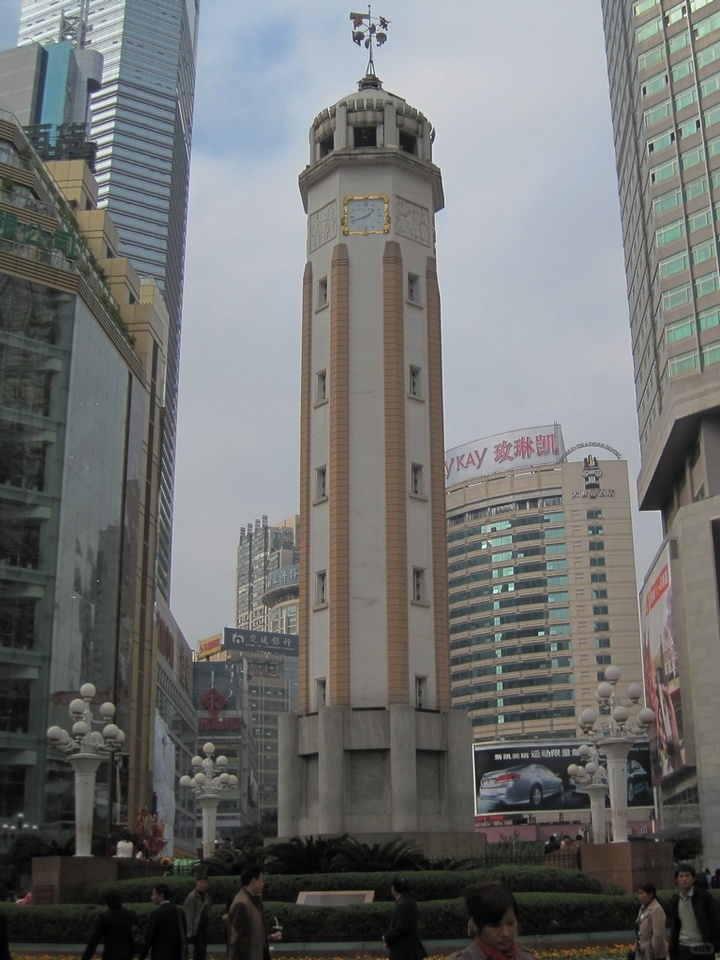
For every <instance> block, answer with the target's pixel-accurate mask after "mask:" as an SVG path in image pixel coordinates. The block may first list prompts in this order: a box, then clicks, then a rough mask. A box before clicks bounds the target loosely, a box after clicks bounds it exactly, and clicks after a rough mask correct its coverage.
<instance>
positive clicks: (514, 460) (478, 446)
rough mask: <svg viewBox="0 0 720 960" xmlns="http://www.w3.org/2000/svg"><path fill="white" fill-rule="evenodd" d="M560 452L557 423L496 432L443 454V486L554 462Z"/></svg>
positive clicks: (561, 445)
mask: <svg viewBox="0 0 720 960" xmlns="http://www.w3.org/2000/svg"><path fill="white" fill-rule="evenodd" d="M564 453H565V443H564V441H563V435H562V429H561V427H560V424H559V423H551V424H549V425H547V426H543V427H527V428H526V429H525V430H511V431H510V432H508V433H496V434H495V435H494V436H491V437H485V438H484V439H482V440H475V441H473V442H472V443H466V444H464V445H463V446H461V447H453V448H452V450H447V451H446V452H445V486H446V487H451V486H452V485H453V484H455V483H464V482H465V481H468V480H473V479H475V478H476V477H486V476H488V475H489V474H491V473H497V472H498V471H500V470H508V469H510V468H513V467H522V466H527V467H532V466H538V465H539V464H543V463H557V462H558V460H559V459H560V457H561V456H562V455H563V454H564Z"/></svg>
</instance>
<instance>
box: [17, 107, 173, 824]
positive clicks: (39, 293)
mask: <svg viewBox="0 0 720 960" xmlns="http://www.w3.org/2000/svg"><path fill="white" fill-rule="evenodd" d="M50 169H51V172H52V176H50V174H49V173H48V169H47V168H46V166H45V165H44V164H43V163H42V162H41V161H40V160H39V158H38V157H37V155H36V154H35V153H34V151H33V150H32V148H31V146H30V144H29V142H28V140H27V138H26V137H25V135H24V134H23V132H22V129H21V128H20V126H19V125H18V124H17V121H16V119H15V118H14V117H13V116H12V115H11V114H9V113H4V112H1V113H0V178H1V179H2V189H1V190H0V359H1V363H0V411H1V414H0V508H1V509H0V665H1V666H2V672H3V684H2V705H3V706H2V711H0V713H1V714H2V719H1V720H0V726H1V727H2V731H3V742H2V748H1V749H0V815H2V816H3V817H10V816H14V815H15V814H17V813H18V812H19V811H23V812H24V814H25V816H26V817H27V819H28V822H30V821H31V820H32V821H33V822H35V823H52V822H55V823H57V822H62V821H69V822H72V820H73V809H72V798H73V791H72V786H71V784H72V776H71V773H70V770H69V766H68V764H67V763H65V762H64V761H59V760H53V759H51V758H50V757H49V755H48V750H47V743H46V737H45V733H46V730H47V728H48V726H50V725H52V724H56V723H59V724H61V725H63V726H65V725H67V723H68V712H67V706H68V703H69V702H70V701H71V700H72V699H74V698H75V697H76V696H77V691H78V690H79V689H80V685H81V684H82V683H85V682H87V681H92V682H93V683H94V684H95V686H96V688H97V690H98V697H99V698H102V700H112V701H114V702H115V703H116V704H117V708H118V712H117V721H118V724H119V725H120V726H121V727H122V728H123V729H124V730H125V733H126V739H125V748H124V750H123V757H122V764H121V767H120V768H119V769H118V770H117V778H116V777H114V776H113V777H112V778H110V777H108V776H107V767H105V768H104V770H103V768H101V777H102V778H103V779H104V782H105V784H108V783H111V784H112V789H111V792H110V794H109V796H110V797H111V798H112V801H113V805H112V808H111V807H109V805H108V802H107V799H108V791H107V789H106V791H105V794H104V796H105V803H104V804H102V805H101V804H98V805H97V808H96V809H97V812H98V816H99V817H102V824H100V823H99V824H98V825H97V826H98V829H99V830H100V832H101V833H103V834H104V835H105V836H106V835H107V833H108V831H109V829H110V825H111V823H116V824H117V823H127V822H128V818H129V817H130V818H132V816H133V815H134V812H135V811H136V810H137V809H138V808H139V807H140V806H142V805H143V804H148V803H149V802H150V796H151V771H152V742H153V736H152V731H153V730H154V709H155V690H156V676H155V666H156V659H155V655H154V645H153V643H152V636H153V606H154V599H155V544H156V527H157V495H158V473H159V436H160V408H161V394H162V379H163V358H164V355H165V342H166V336H167V323H168V320H167V312H166V310H165V306H164V304H163V301H162V297H161V296H160V294H159V292H158V290H157V286H156V284H155V283H154V282H153V281H152V280H145V281H141V280H140V279H139V278H138V276H137V274H136V272H135V271H134V269H133V267H132V264H131V263H130V262H129V261H128V260H127V259H126V258H124V257H121V256H120V255H119V251H118V249H117V231H116V230H115V228H114V226H113V224H112V222H111V220H110V217H109V216H108V214H107V211H104V210H99V209H97V207H96V199H97V194H96V186H95V183H94V181H93V178H92V175H91V173H90V171H89V169H88V167H87V165H86V164H85V162H84V161H82V160H74V161H61V162H56V163H53V164H52V165H50ZM58 185H60V186H61V187H62V192H61V190H60V189H59V187H58Z"/></svg>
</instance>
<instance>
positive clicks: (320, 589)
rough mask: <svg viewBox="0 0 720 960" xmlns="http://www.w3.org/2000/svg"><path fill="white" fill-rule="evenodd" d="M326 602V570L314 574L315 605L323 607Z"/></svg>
mask: <svg viewBox="0 0 720 960" xmlns="http://www.w3.org/2000/svg"><path fill="white" fill-rule="evenodd" d="M327 602H328V582H327V570H319V571H318V572H317V573H316V574H315V606H316V607H324V606H326V605H327Z"/></svg>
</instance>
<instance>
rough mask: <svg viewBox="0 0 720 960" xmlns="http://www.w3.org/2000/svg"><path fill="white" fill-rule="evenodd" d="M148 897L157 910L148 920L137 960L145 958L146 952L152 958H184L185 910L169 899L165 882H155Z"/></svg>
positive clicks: (185, 937)
mask: <svg viewBox="0 0 720 960" xmlns="http://www.w3.org/2000/svg"><path fill="white" fill-rule="evenodd" d="M150 899H151V900H152V902H153V903H154V904H155V905H156V906H157V910H156V911H155V913H153V914H152V916H151V917H150V920H149V921H148V925H147V930H146V931H145V946H144V947H143V948H142V950H141V951H140V953H139V955H138V960H145V957H146V956H147V955H148V952H150V954H151V956H152V960H184V957H185V956H186V955H187V946H186V943H187V927H186V924H185V912H184V911H183V910H181V909H180V907H176V906H175V904H174V903H172V901H171V900H170V888H169V887H168V885H167V884H166V883H156V884H155V886H154V887H153V890H152V893H151V894H150Z"/></svg>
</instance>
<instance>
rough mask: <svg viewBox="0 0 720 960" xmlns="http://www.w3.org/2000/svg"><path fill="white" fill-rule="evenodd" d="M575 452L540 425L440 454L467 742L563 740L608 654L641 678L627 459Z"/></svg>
mask: <svg viewBox="0 0 720 960" xmlns="http://www.w3.org/2000/svg"><path fill="white" fill-rule="evenodd" d="M591 446H592V445H590V444H588V447H591ZM613 452H614V451H613ZM585 453H586V454H587V455H586V456H585V457H584V459H583V458H582V454H576V456H580V457H581V459H579V460H574V461H568V460H567V459H566V453H565V448H564V444H563V438H562V431H561V429H560V426H559V424H552V425H547V426H543V427H533V428H529V429H525V430H516V431H512V432H509V433H504V434H498V435H496V436H493V437H486V438H485V439H483V440H479V441H475V442H474V443H472V444H466V445H465V446H463V447H458V448H455V449H454V450H450V451H448V453H447V454H446V458H445V473H446V484H447V518H448V570H449V595H450V668H451V675H450V680H451V690H452V700H453V706H454V707H457V708H461V709H464V710H467V711H468V713H469V714H470V717H471V719H472V724H473V739H474V740H475V741H476V742H477V741H479V740H488V739H490V740H494V739H522V738H530V739H535V738H539V739H543V738H544V739H563V738H568V737H570V738H574V737H575V736H576V735H577V727H578V718H579V716H580V713H581V712H582V711H583V710H584V709H585V707H587V706H588V705H589V704H591V703H593V701H594V699H595V690H596V688H597V685H598V683H599V682H600V681H602V680H604V671H605V669H606V667H607V666H608V664H610V663H611V662H612V663H613V664H615V665H616V666H618V667H620V668H621V669H622V672H623V676H624V677H626V678H627V680H628V681H630V680H634V681H638V680H640V679H641V661H640V642H639V637H640V632H639V623H638V612H637V592H636V589H635V562H634V556H633V533H632V521H631V502H630V489H629V485H628V474H627V463H626V462H625V461H624V460H621V459H619V454H617V455H616V456H615V457H613V456H611V455H607V457H606V458H605V459H602V460H601V459H598V458H597V457H595V456H593V455H592V454H591V453H590V452H589V450H587V451H585Z"/></svg>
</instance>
